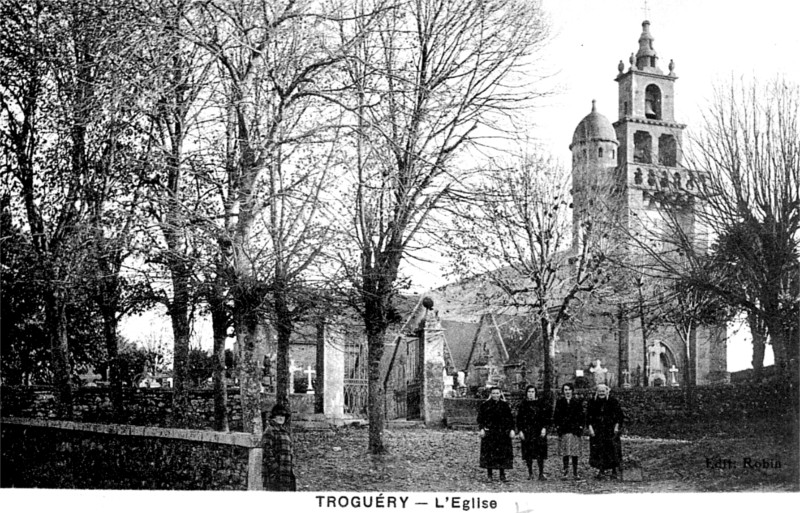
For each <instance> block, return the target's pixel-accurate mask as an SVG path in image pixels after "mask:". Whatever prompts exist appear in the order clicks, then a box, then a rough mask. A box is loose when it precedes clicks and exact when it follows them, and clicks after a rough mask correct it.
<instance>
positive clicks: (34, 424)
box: [0, 418, 262, 490]
mask: <svg viewBox="0 0 800 513" xmlns="http://www.w3.org/2000/svg"><path fill="white" fill-rule="evenodd" d="M259 443H260V440H259V438H258V437H256V436H252V435H248V434H245V433H218V432H212V431H194V430H188V429H165V428H151V427H136V426H123V425H102V424H87V423H78V422H67V421H53V420H40V419H20V418H3V419H2V423H1V424H0V447H2V451H0V453H1V455H0V467H2V468H3V470H4V472H3V473H2V475H0V487H3V488H60V489H64V488H80V489H122V490H132V489H145V490H147V489H149V490H159V489H161V490H247V489H256V490H257V489H261V488H262V481H261V479H262V476H261V454H262V449H261V448H259V446H258V444H259Z"/></svg>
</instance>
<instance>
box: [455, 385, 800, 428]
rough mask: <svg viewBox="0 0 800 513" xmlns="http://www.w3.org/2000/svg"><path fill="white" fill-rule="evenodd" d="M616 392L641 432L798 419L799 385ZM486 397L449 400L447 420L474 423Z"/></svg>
mask: <svg viewBox="0 0 800 513" xmlns="http://www.w3.org/2000/svg"><path fill="white" fill-rule="evenodd" d="M592 394H593V392H592V391H590V390H576V396H577V397H578V398H579V399H583V400H585V399H589V398H590V397H591V396H592ZM612 395H613V396H614V397H616V398H617V399H618V400H619V402H620V404H621V405H622V409H623V410H624V412H625V417H626V421H625V424H626V431H627V432H628V433H629V434H637V435H642V436H655V437H670V436H678V435H681V436H683V435H692V434H700V433H701V432H704V431H706V432H707V431H708V430H715V431H716V432H726V433H727V432H735V431H736V430H737V429H746V428H747V426H752V425H753V424H754V423H767V424H768V425H770V426H772V427H774V428H776V429H783V428H786V429H791V427H792V426H793V424H794V423H795V422H796V421H797V404H798V395H797V388H793V387H790V386H787V385H784V384H781V383H765V384H761V385H744V384H737V385H717V386H711V385H710V386H699V387H696V388H695V389H694V393H693V397H692V398H687V396H686V393H685V390H684V389H683V388H671V387H647V388H630V389H620V388H614V389H612ZM521 399H522V396H521V394H509V395H508V401H509V403H510V404H511V405H512V407H515V406H516V405H517V404H518V402H519V401H520V400H521ZM482 401H483V399H462V398H447V399H445V417H446V419H447V424H448V425H450V426H475V424H476V422H475V421H476V416H477V411H478V410H477V408H478V405H479V404H480V403H481V402H482Z"/></svg>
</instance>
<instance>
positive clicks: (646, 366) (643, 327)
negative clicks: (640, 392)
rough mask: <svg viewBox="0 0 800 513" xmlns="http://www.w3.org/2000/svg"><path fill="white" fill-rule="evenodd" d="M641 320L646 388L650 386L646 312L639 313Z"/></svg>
mask: <svg viewBox="0 0 800 513" xmlns="http://www.w3.org/2000/svg"><path fill="white" fill-rule="evenodd" d="M639 320H640V321H641V324H642V386H643V387H646V386H647V384H648V379H647V378H648V376H647V369H648V365H647V321H646V320H645V317H644V312H640V313H639Z"/></svg>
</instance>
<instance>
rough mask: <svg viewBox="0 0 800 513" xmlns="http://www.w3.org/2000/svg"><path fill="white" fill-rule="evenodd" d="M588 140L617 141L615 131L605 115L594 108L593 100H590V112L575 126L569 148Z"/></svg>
mask: <svg viewBox="0 0 800 513" xmlns="http://www.w3.org/2000/svg"><path fill="white" fill-rule="evenodd" d="M590 141H608V142H614V143H618V141H617V132H615V131H614V127H613V126H612V125H611V122H610V121H609V120H608V118H607V117H605V116H603V115H602V114H600V113H599V112H597V109H596V108H595V104H594V100H592V112H590V113H589V114H588V115H587V116H586V117H585V118H583V119H582V120H581V122H580V123H578V126H577V127H576V128H575V133H574V134H572V144H570V145H569V148H570V149H572V147H573V146H575V145H576V144H580V143H585V142H590Z"/></svg>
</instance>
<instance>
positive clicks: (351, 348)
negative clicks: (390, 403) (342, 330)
mask: <svg viewBox="0 0 800 513" xmlns="http://www.w3.org/2000/svg"><path fill="white" fill-rule="evenodd" d="M344 351H345V353H344V413H345V414H349V415H351V416H353V417H358V418H362V419H366V418H367V402H368V396H369V381H368V374H367V372H368V369H369V366H368V363H367V362H368V360H367V343H366V342H364V343H362V344H347V345H345V349H344Z"/></svg>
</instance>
